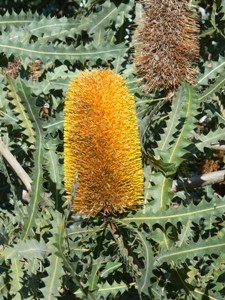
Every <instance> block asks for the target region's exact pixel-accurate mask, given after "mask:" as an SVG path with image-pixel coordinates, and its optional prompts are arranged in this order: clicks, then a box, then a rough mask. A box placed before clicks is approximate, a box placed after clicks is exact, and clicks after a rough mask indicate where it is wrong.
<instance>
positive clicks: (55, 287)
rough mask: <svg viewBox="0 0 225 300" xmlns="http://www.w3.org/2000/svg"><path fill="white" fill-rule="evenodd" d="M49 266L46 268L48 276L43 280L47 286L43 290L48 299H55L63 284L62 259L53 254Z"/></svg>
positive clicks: (45, 297)
mask: <svg viewBox="0 0 225 300" xmlns="http://www.w3.org/2000/svg"><path fill="white" fill-rule="evenodd" d="M48 260H49V267H47V268H45V270H46V272H47V274H48V276H47V277H45V278H43V279H42V281H43V282H44V284H45V287H44V288H42V289H41V292H42V294H43V296H44V299H46V300H55V299H57V296H60V294H59V288H60V287H61V285H62V282H61V278H62V276H63V275H64V270H63V265H62V259H61V258H59V257H58V256H57V255H55V254H52V255H51V256H50V257H49V258H48Z"/></svg>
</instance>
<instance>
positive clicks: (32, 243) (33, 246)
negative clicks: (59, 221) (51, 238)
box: [4, 239, 48, 259]
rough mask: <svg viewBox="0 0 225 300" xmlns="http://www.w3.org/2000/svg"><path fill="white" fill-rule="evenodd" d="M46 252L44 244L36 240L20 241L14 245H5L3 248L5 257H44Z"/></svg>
mask: <svg viewBox="0 0 225 300" xmlns="http://www.w3.org/2000/svg"><path fill="white" fill-rule="evenodd" d="M47 254H48V251H47V246H46V244H45V243H44V242H43V241H41V242H38V241H37V240H34V239H33V240H27V241H20V243H18V244H16V245H15V246H14V247H7V248H5V250H4V255H5V259H12V258H14V257H18V256H19V257H24V258H26V259H34V258H40V259H41V258H44V257H46V255H47Z"/></svg>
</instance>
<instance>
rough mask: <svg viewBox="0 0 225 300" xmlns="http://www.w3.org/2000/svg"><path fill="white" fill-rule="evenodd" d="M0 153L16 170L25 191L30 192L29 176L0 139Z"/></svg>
mask: <svg viewBox="0 0 225 300" xmlns="http://www.w3.org/2000/svg"><path fill="white" fill-rule="evenodd" d="M0 153H1V154H2V156H3V157H4V158H5V159H6V160H7V162H8V163H9V164H10V166H11V167H12V169H13V170H14V171H15V172H16V174H17V176H18V177H19V178H20V179H21V181H22V182H23V184H24V185H25V187H26V189H27V191H28V192H29V193H30V192H31V182H32V180H31V178H30V176H29V175H28V174H27V173H26V171H25V170H24V169H23V167H22V166H21V165H20V163H19V162H18V161H17V159H16V158H15V157H14V156H13V155H12V153H11V152H10V151H9V149H8V148H7V147H6V145H5V144H4V143H3V142H2V141H0Z"/></svg>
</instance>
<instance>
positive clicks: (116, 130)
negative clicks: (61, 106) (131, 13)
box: [64, 69, 143, 216]
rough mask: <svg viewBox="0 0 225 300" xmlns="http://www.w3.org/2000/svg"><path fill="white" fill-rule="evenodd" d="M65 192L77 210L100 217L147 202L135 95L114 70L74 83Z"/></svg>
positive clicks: (66, 120)
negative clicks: (75, 184)
mask: <svg viewBox="0 0 225 300" xmlns="http://www.w3.org/2000/svg"><path fill="white" fill-rule="evenodd" d="M64 155H65V156H64V159H65V163H64V174H65V188H66V191H67V193H68V194H70V193H71V190H72V185H73V180H74V174H75V172H77V173H78V187H77V190H76V197H75V199H74V203H73V207H72V208H73V210H75V211H77V212H78V213H80V214H84V215H89V216H95V215H97V214H98V213H99V212H101V213H103V214H108V213H115V212H120V213H121V212H124V211H127V210H130V209H134V208H136V206H137V205H140V203H141V201H142V193H143V173H142V162H141V151H140V141H139V134H138V126H137V119H136V115H135V106H134V98H133V95H131V94H129V93H128V89H127V87H126V85H125V82H124V79H123V77H122V76H120V75H116V74H114V73H113V72H112V71H111V70H99V69H96V70H93V71H84V72H81V73H80V74H79V75H78V76H77V77H76V78H75V79H73V80H72V81H71V83H70V85H69V89H68V91H67V97H66V100H65V118H64Z"/></svg>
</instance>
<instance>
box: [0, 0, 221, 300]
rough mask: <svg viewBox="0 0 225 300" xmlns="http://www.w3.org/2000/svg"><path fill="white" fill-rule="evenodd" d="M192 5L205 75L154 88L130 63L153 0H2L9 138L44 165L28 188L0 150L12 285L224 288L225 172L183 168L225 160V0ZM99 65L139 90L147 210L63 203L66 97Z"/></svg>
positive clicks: (0, 79)
mask: <svg viewBox="0 0 225 300" xmlns="http://www.w3.org/2000/svg"><path fill="white" fill-rule="evenodd" d="M191 9H192V11H193V13H195V14H197V15H198V18H199V25H200V29H201V31H200V36H199V39H200V49H201V51H200V58H199V65H198V68H197V69H198V77H197V82H196V84H195V85H192V86H191V85H189V84H187V83H183V84H182V85H181V87H180V88H178V90H177V91H176V92H175V93H174V95H172V96H170V97H167V95H166V94H165V91H163V90H157V91H155V92H149V93H145V92H144V91H143V89H142V83H141V82H140V78H139V76H138V75H137V72H136V70H135V66H134V65H133V63H132V54H133V51H134V46H135V41H134V37H133V32H134V29H135V28H136V27H137V26H141V24H142V18H141V15H142V13H143V10H142V5H141V3H139V2H135V1H133V0H127V1H123V2H122V1H116V0H115V1H109V0H107V1H85V2H84V1H72V0H70V1H0V32H1V36H0V49H1V55H0V67H1V74H0V85H1V96H0V117H1V119H0V122H1V127H0V137H1V145H2V144H4V145H5V146H6V148H7V149H8V151H9V152H10V153H12V154H13V156H14V157H15V158H16V159H17V161H18V162H19V163H20V165H21V166H22V167H23V168H24V170H25V171H26V173H27V174H28V175H29V177H31V179H32V189H31V192H30V193H27V192H26V191H27V189H28V188H27V187H26V185H25V184H24V182H23V181H22V180H21V178H20V176H18V175H17V174H16V173H15V168H14V165H12V166H10V161H8V160H7V159H6V158H4V157H2V156H0V299H14V300H17V299H62V300H63V299H84V300H86V299H96V300H100V299H121V300H125V299H135V300H138V299H196V300H198V299H217V300H220V299H223V298H224V295H225V286H224V274H225V273H224V272H225V271H224V270H225V265H224V259H225V257H224V247H225V235H224V209H225V204H224V190H225V189H224V183H222V182H220V183H216V184H214V185H211V184H210V185H206V186H203V185H202V184H200V185H199V186H198V188H193V187H191V188H189V186H188V184H187V182H186V181H185V180H184V179H185V178H187V177H188V178H193V176H199V175H201V174H203V173H206V174H207V173H209V172H216V171H220V170H222V171H223V170H224V142H225V137H224V122H225V108H224V107H225V98H224V82H225V76H224V68H225V67H224V66H225V58H224V48H225V46H224V45H225V42H224V39H225V32H224V20H225V4H224V3H223V1H218V0H214V1H192V8H191ZM96 66H97V67H110V68H111V69H113V70H114V71H115V72H118V73H120V74H122V75H123V76H124V77H125V78H126V82H127V85H128V86H129V89H130V91H131V92H132V93H134V94H135V100H136V108H137V117H138V121H139V128H140V139H141V145H142V153H143V170H144V175H145V189H144V200H143V207H142V208H140V210H138V211H136V212H130V213H127V214H124V215H116V216H107V217H105V218H103V217H101V216H98V217H96V218H85V217H82V216H79V215H77V214H76V213H74V212H73V213H71V211H70V205H71V201H70V199H67V200H68V205H67V206H64V207H63V204H64V202H65V201H66V197H65V192H64V187H63V103H64V97H65V92H66V89H67V86H68V83H69V80H70V79H71V78H72V77H74V75H75V74H77V73H78V72H79V71H80V70H83V69H85V68H88V69H92V68H94V67H96ZM44 104H48V105H49V107H48V109H47V110H46V109H45V106H44ZM87 126H88V124H87ZM215 147H217V148H215ZM218 149H219V150H218ZM175 181H176V182H177V181H179V182H180V184H181V186H182V188H181V190H180V191H179V192H178V191H175V192H174V191H173V192H171V187H172V184H173V183H174V182H175ZM74 188H76V182H74Z"/></svg>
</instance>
